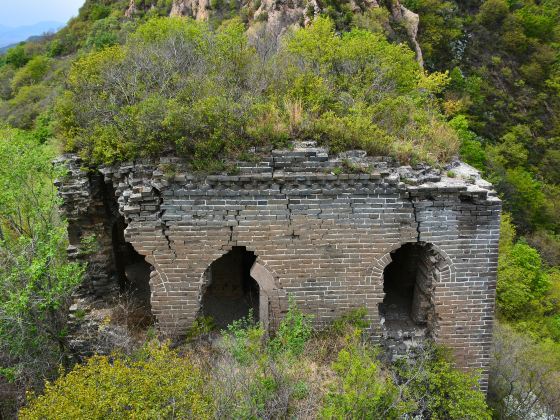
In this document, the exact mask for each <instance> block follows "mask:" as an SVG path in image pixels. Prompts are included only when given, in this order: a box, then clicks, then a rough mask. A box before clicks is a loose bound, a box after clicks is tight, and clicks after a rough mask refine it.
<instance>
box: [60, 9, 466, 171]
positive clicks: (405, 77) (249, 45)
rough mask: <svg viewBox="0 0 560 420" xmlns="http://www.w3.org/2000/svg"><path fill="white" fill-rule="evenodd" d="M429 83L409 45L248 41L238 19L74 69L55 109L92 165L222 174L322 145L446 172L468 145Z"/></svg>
mask: <svg viewBox="0 0 560 420" xmlns="http://www.w3.org/2000/svg"><path fill="white" fill-rule="evenodd" d="M447 82H448V78H447V75H446V74H442V73H433V74H431V75H428V74H427V73H425V72H424V71H423V70H421V68H420V67H419V66H418V64H417V63H416V61H415V59H414V54H413V52H412V51H411V50H410V49H409V48H408V47H407V46H405V45H402V44H400V45H395V44H391V43H389V42H388V41H387V40H386V39H385V38H384V37H383V36H381V35H379V34H375V33H372V32H369V31H366V30H361V29H353V30H351V31H350V32H347V33H344V34H342V35H340V34H337V33H336V32H335V27H334V23H333V22H332V21H331V20H330V19H328V18H318V19H316V20H315V21H314V23H313V24H312V25H311V26H309V27H307V28H304V29H298V30H295V31H292V32H288V33H287V34H286V35H285V36H284V37H283V38H282V39H281V40H279V41H277V40H273V39H270V37H266V36H261V37H258V38H256V39H252V40H250V39H248V37H247V34H246V33H245V27H244V25H243V24H242V23H241V22H240V21H237V20H231V21H227V22H225V23H223V24H222V25H221V26H220V27H219V28H218V29H217V30H215V31H213V30H211V29H209V27H208V26H207V25H206V24H205V23H201V22H196V21H193V20H188V19H180V18H157V19H152V20H150V21H148V22H147V23H145V24H143V25H141V26H140V27H139V28H138V29H137V30H136V31H135V32H134V33H133V34H131V35H130V36H129V37H128V40H127V41H126V43H125V44H124V45H115V46H111V47H107V48H104V49H101V50H96V51H93V52H91V53H89V54H86V55H84V56H82V57H80V58H79V59H78V60H77V61H76V62H75V63H74V64H73V66H72V70H71V71H70V75H69V78H68V89H67V90H66V91H65V92H64V94H63V95H62V97H61V99H60V100H59V101H58V104H57V106H56V120H57V122H56V126H57V128H58V133H59V134H60V135H61V136H62V137H63V139H64V141H65V144H66V148H67V150H73V151H79V152H80V153H81V154H82V155H83V156H84V157H85V158H86V159H87V160H88V161H89V162H90V163H111V162H115V161H122V160H128V159H133V158H138V157H146V156H147V157H150V156H160V155H162V154H169V153H173V154H178V155H180V156H185V157H188V158H189V159H190V160H191V162H192V163H193V166H194V167H195V169H204V170H207V171H212V170H220V169H222V168H223V167H224V161H225V160H227V159H235V158H239V157H240V156H242V155H246V152H247V151H249V150H250V149H251V148H252V147H264V148H267V147H268V148H271V147H285V146H288V145H289V144H290V142H291V141H293V140H306V139H312V140H317V141H318V142H319V143H320V144H322V145H325V146H329V147H330V149H331V151H332V152H335V153H336V152H340V151H343V150H348V149H357V148H359V149H364V150H366V151H367V152H368V153H369V154H371V155H391V156H395V157H397V158H398V159H400V160H401V161H403V162H409V161H427V162H431V163H435V162H445V161H447V160H449V159H450V158H451V157H453V156H454V155H455V154H456V153H457V151H458V146H459V140H458V138H457V135H456V133H455V131H454V130H453V129H452V128H451V127H450V126H449V125H448V124H447V122H446V120H445V118H444V117H443V116H442V114H441V113H440V110H439V105H438V102H437V100H436V98H435V95H436V94H437V93H438V92H440V91H441V90H442V89H443V87H444V86H445V85H446V83H447Z"/></svg>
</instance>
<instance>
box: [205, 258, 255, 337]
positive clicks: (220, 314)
mask: <svg viewBox="0 0 560 420" xmlns="http://www.w3.org/2000/svg"><path fill="white" fill-rule="evenodd" d="M255 260H256V256H255V254H254V253H253V252H250V251H247V249H246V248H245V247H233V248H232V250H231V251H229V252H228V253H227V254H225V255H223V256H222V257H220V258H218V259H217V260H216V261H214V262H213V263H212V264H211V265H210V267H208V269H207V270H206V272H205V274H204V284H203V288H202V291H201V310H200V312H201V315H203V316H210V317H212V318H213V320H214V322H215V324H216V326H218V327H220V328H225V327H226V326H227V325H229V324H231V323H232V322H233V321H235V320H238V319H240V318H243V317H246V316H247V315H248V314H249V312H250V311H252V313H253V319H254V320H255V321H259V320H260V316H259V315H260V314H259V309H260V288H259V285H258V283H257V282H256V281H255V279H254V278H253V277H252V276H251V268H252V267H253V265H254V263H255ZM262 321H263V322H264V320H262Z"/></svg>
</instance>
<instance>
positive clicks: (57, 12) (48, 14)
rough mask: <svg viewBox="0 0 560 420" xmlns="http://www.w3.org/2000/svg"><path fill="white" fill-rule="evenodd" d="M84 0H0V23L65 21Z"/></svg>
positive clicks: (9, 24)
mask: <svg viewBox="0 0 560 420" xmlns="http://www.w3.org/2000/svg"><path fill="white" fill-rule="evenodd" d="M83 3H84V0H0V25H3V26H11V27H16V26H27V25H33V24H35V23H39V22H45V21H55V22H61V23H66V22H67V21H68V19H70V18H71V17H72V16H76V15H77V14H78V9H79V8H80V7H81V6H82V4H83Z"/></svg>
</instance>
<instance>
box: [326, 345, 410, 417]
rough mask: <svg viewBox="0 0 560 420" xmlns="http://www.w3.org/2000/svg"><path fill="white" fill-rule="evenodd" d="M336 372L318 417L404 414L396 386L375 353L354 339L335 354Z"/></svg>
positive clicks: (397, 415) (394, 415)
mask: <svg viewBox="0 0 560 420" xmlns="http://www.w3.org/2000/svg"><path fill="white" fill-rule="evenodd" d="M332 369H333V371H334V372H335V373H336V374H337V377H336V379H335V382H334V384H333V385H332V386H331V388H330V389H329V391H328V392H327V394H326V396H325V402H324V406H323V408H322V409H321V413H320V416H321V418H326V419H347V418H374V416H375V417H376V418H383V419H396V418H398V417H399V415H400V414H404V410H403V408H404V407H403V405H402V404H400V403H398V402H397V396H398V389H397V387H396V386H395V384H394V383H393V382H392V380H391V378H390V377H389V376H387V373H386V372H384V371H383V370H382V369H381V367H380V364H379V362H378V361H377V352H376V351H375V350H373V349H371V348H368V347H367V346H364V345H362V344H359V343H357V342H356V339H355V338H354V339H352V340H351V343H350V344H349V345H348V346H347V347H346V348H345V349H343V350H341V351H340V352H339V353H338V357H337V360H336V361H335V362H334V363H333V365H332Z"/></svg>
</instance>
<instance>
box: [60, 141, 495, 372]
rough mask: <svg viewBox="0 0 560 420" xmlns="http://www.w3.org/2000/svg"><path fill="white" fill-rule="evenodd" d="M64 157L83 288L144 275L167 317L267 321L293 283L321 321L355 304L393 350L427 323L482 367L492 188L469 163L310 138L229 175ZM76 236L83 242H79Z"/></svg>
mask: <svg viewBox="0 0 560 420" xmlns="http://www.w3.org/2000/svg"><path fill="white" fill-rule="evenodd" d="M65 161H66V164H67V165H68V166H69V168H70V174H69V176H67V177H66V179H64V180H62V181H61V183H60V185H59V188H60V192H61V195H62V197H63V199H64V206H63V210H64V212H65V215H66V217H67V218H68V221H69V237H70V243H71V248H70V253H71V255H72V256H74V258H76V259H86V260H87V261H88V262H89V266H88V277H87V281H86V284H85V289H84V292H85V293H92V294H97V295H99V296H106V295H109V294H110V293H112V292H113V291H114V290H116V289H117V287H118V285H119V282H122V280H123V278H126V277H127V276H129V277H130V278H132V279H133V281H134V282H137V283H138V284H140V282H144V283H145V284H144V286H145V287H148V281H149V290H150V296H151V308H152V313H153V314H154V316H155V318H156V319H157V323H158V327H159V328H160V329H161V330H162V331H164V332H168V333H170V334H181V333H184V331H185V330H186V328H187V327H188V326H189V325H190V323H192V321H193V320H194V319H195V317H197V316H198V315H200V314H204V315H211V316H213V317H214V318H215V320H216V322H217V323H218V324H219V325H225V324H227V323H229V322H231V321H232V320H233V319H236V318H238V317H240V316H243V315H245V314H247V313H248V311H249V309H253V310H254V313H255V314H258V318H259V320H260V321H262V322H263V323H264V324H265V325H266V326H267V327H270V328H274V326H275V325H276V323H277V322H278V321H279V320H280V319H281V317H282V313H283V311H285V310H286V307H287V301H288V296H293V297H294V299H295V301H296V302H297V304H298V305H299V307H300V308H301V309H302V310H303V311H304V312H307V313H311V314H314V315H315V317H314V321H315V322H316V323H317V325H318V326H319V325H324V324H326V323H328V322H330V321H331V320H333V319H334V318H336V317H338V316H340V315H342V314H344V313H345V312H347V311H349V310H350V309H352V308H358V307H365V308H366V309H367V314H368V321H369V322H370V326H371V327H370V330H371V334H372V337H374V338H376V339H384V341H385V343H386V344H387V345H388V346H389V347H391V348H393V350H394V351H395V352H399V351H404V350H406V348H407V347H408V346H410V345H413V344H414V342H415V341H418V340H421V339H422V338H423V337H431V338H434V339H435V340H436V341H439V342H442V343H444V344H446V345H448V346H449V347H451V348H452V349H453V351H454V353H455V356H456V360H457V363H458V365H459V366H461V367H465V368H481V369H482V370H483V371H486V370H487V368H488V363H489V358H490V341H491V332H492V323H493V318H494V298H495V287H496V266H497V259H498V255H497V254H498V238H499V217H500V204H501V203H500V200H499V199H498V198H497V197H496V195H495V193H494V192H493V190H492V189H491V185H490V184H488V183H487V182H485V181H483V180H482V179H480V176H479V174H478V173H477V172H476V171H475V170H474V169H473V168H471V167H469V166H468V165H464V164H461V163H458V162H457V163H456V164H455V165H454V167H452V168H451V170H450V172H445V173H444V174H443V175H442V173H441V171H439V170H435V169H432V168H429V167H425V166H421V167H414V168H411V167H403V166H400V167H399V166H397V165H395V164H393V163H391V161H390V160H389V159H379V158H377V159H376V158H370V157H366V156H365V153H361V152H358V151H356V152H347V153H345V154H343V155H341V156H336V157H329V156H328V154H327V152H326V151H325V150H324V149H320V148H316V147H314V145H312V144H307V145H305V144H303V145H300V147H296V148H295V149H293V150H288V151H286V150H284V151H274V152H272V154H271V155H270V156H269V157H266V158H262V160H261V161H259V162H257V163H239V165H238V171H237V172H236V173H235V174H233V175H198V174H193V173H192V172H189V171H188V170H187V169H186V168H187V166H186V165H185V163H184V162H183V161H182V160H181V159H178V158H161V159H159V160H158V161H150V160H143V161H137V162H134V163H123V164H121V165H118V166H111V167H101V168H99V171H98V172H87V171H83V170H81V169H80V161H79V159H78V158H77V157H75V156H65ZM84 238H95V242H96V243H97V247H96V248H95V252H94V253H93V254H91V253H90V254H88V255H84V254H83V253H81V252H79V251H80V247H83V245H82V244H83V240H84ZM90 242H91V240H90ZM129 280H130V279H129ZM485 379H486V376H484V378H483V381H484V380H485Z"/></svg>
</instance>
